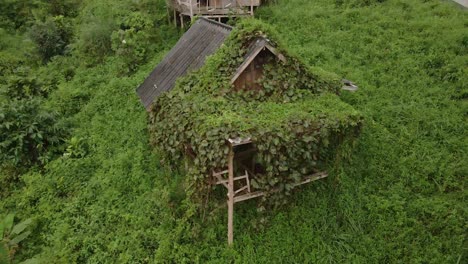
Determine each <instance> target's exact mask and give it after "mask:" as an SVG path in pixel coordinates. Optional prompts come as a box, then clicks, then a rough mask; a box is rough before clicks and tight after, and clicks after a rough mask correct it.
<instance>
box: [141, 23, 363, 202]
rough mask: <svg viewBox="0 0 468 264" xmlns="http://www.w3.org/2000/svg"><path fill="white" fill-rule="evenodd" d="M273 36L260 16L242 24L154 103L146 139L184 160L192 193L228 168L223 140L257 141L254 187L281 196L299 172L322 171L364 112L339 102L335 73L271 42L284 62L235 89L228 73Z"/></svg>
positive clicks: (202, 192) (200, 193)
mask: <svg viewBox="0 0 468 264" xmlns="http://www.w3.org/2000/svg"><path fill="white" fill-rule="evenodd" d="M275 35H276V34H275V32H274V30H272V29H271V28H270V27H269V26H267V25H264V24H262V23H261V22H259V21H256V20H245V21H242V22H240V23H239V24H238V25H237V26H236V28H235V29H234V30H233V31H232V33H231V35H230V36H229V37H228V39H227V40H226V42H225V44H224V45H223V46H222V47H221V48H220V49H219V50H218V51H217V52H216V53H215V54H214V55H213V56H211V57H209V58H208V59H207V61H206V63H205V66H204V67H203V68H201V69H200V70H199V71H197V72H194V73H192V74H189V75H188V76H186V77H183V78H182V79H180V80H179V81H178V82H177V84H176V87H175V88H174V89H173V90H171V91H170V92H168V93H165V94H163V95H162V96H160V97H159V98H157V99H156V100H155V102H154V103H153V105H152V109H151V115H150V131H151V135H152V138H151V141H152V144H153V145H154V146H155V147H157V148H159V149H161V150H162V151H163V152H164V153H165V156H166V161H168V162H169V163H171V164H173V165H176V164H177V163H179V162H180V161H181V160H183V159H186V160H188V161H190V165H191V166H189V171H188V177H187V185H186V187H187V188H189V189H192V190H195V189H196V190H199V191H196V192H191V193H194V196H195V198H196V197H198V198H201V197H203V195H205V194H206V193H207V192H209V190H210V180H211V172H212V171H219V170H222V169H224V168H225V167H226V166H227V159H226V156H227V153H228V151H229V149H228V146H227V144H226V140H227V139H229V138H236V137H242V138H251V139H252V140H253V142H254V143H255V147H256V149H257V155H256V162H257V163H258V164H261V166H262V168H263V171H262V173H261V174H258V175H256V177H255V179H253V180H252V186H253V187H254V188H255V189H258V190H263V191H267V192H268V191H271V190H273V189H280V190H281V191H282V192H280V194H281V193H282V194H284V193H288V192H289V191H290V190H291V188H292V186H293V184H294V183H298V182H300V181H301V180H302V179H303V177H304V176H306V175H309V174H311V173H313V172H316V171H318V170H321V169H324V168H325V166H326V164H327V161H329V160H331V159H333V155H334V150H335V149H336V146H337V145H338V144H339V143H340V142H342V141H343V140H344V139H345V138H350V139H352V138H354V137H355V136H356V135H357V134H358V132H359V128H360V125H361V123H362V116H361V115H360V114H359V113H358V112H357V111H356V110H354V109H353V108H352V107H351V106H349V105H347V104H345V103H344V102H342V101H341V100H340V99H339V91H340V87H341V84H340V80H339V78H338V77H337V76H336V75H334V74H330V73H326V72H324V71H322V70H320V69H315V68H310V67H308V66H306V65H305V64H303V63H302V62H301V61H300V59H298V58H297V57H295V56H293V55H290V54H287V52H286V51H285V50H283V49H282V46H281V44H280V43H279V42H272V41H271V39H270V42H271V43H272V44H273V45H275V46H276V48H277V49H278V50H279V51H280V52H281V53H282V54H285V55H288V56H287V59H286V60H285V62H283V61H279V60H278V61H273V62H271V63H270V64H268V65H265V67H264V72H263V78H260V79H259V80H258V81H257V82H258V84H259V85H260V86H261V87H262V89H261V90H256V91H235V90H234V89H233V88H234V87H233V85H231V84H230V78H231V77H232V75H233V73H234V72H235V71H236V69H237V68H238V67H239V65H240V64H241V63H242V62H243V58H244V55H245V54H246V52H247V50H248V46H249V44H250V43H251V42H252V41H253V40H254V39H255V38H258V37H264V38H272V37H274V36H275ZM274 39H275V40H276V38H274Z"/></svg>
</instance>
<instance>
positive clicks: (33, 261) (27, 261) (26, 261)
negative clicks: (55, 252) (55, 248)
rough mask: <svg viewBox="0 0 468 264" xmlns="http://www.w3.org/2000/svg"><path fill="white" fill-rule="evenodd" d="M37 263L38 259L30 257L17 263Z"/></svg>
mask: <svg viewBox="0 0 468 264" xmlns="http://www.w3.org/2000/svg"><path fill="white" fill-rule="evenodd" d="M39 263H40V261H39V259H37V258H30V259H27V260H25V261H23V262H20V263H19V264H39Z"/></svg>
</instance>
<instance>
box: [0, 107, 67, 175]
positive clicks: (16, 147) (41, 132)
mask: <svg viewBox="0 0 468 264" xmlns="http://www.w3.org/2000/svg"><path fill="white" fill-rule="evenodd" d="M65 135H66V129H65V128H64V127H63V126H62V125H61V124H59V123H58V122H57V116H56V115H55V114H54V113H53V112H49V111H46V110H44V109H42V108H41V107H40V101H39V100H38V99H28V100H16V99H14V100H11V101H10V102H9V103H7V104H2V105H0V150H1V151H0V164H13V165H15V166H18V165H19V166H26V167H27V166H31V165H34V164H38V163H42V164H43V163H45V162H46V161H48V160H49V159H50V155H51V154H52V153H53V150H57V149H56V148H57V147H59V146H60V145H61V143H62V141H63V139H64V137H65ZM51 150H52V151H51Z"/></svg>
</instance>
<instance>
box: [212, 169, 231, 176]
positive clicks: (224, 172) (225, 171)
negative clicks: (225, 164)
mask: <svg viewBox="0 0 468 264" xmlns="http://www.w3.org/2000/svg"><path fill="white" fill-rule="evenodd" d="M226 173H229V171H228V170H224V171H220V172H213V176H219V175H223V174H226Z"/></svg>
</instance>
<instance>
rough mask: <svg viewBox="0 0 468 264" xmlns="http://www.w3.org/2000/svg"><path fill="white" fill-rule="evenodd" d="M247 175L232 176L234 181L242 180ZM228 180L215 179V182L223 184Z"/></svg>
mask: <svg viewBox="0 0 468 264" xmlns="http://www.w3.org/2000/svg"><path fill="white" fill-rule="evenodd" d="M247 178H248V176H247V175H243V176H239V177H235V178H234V181H238V180H242V179H247ZM228 182H229V180H222V181H217V182H216V184H224V183H228Z"/></svg>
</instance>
